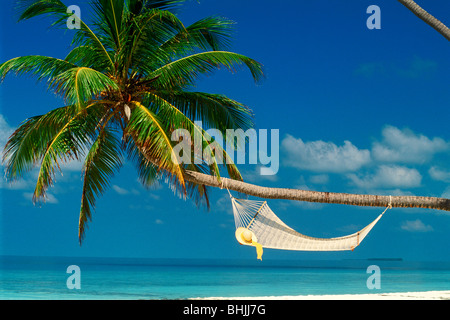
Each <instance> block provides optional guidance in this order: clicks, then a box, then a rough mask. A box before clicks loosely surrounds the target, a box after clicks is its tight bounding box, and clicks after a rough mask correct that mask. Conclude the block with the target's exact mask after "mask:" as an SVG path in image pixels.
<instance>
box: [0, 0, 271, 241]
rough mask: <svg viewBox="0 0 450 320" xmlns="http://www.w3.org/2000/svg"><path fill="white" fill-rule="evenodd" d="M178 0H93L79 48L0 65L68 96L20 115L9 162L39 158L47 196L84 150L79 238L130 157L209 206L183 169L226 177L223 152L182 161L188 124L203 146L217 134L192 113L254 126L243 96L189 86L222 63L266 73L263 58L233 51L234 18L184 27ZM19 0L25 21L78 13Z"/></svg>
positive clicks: (147, 177)
mask: <svg viewBox="0 0 450 320" xmlns="http://www.w3.org/2000/svg"><path fill="white" fill-rule="evenodd" d="M180 2H182V1H180V0H167V1H165V0H152V1H150V0H126V1H124V0H93V1H91V7H92V9H93V21H92V23H90V24H89V25H88V24H87V23H86V22H85V21H83V20H81V19H80V29H79V30H76V33H75V35H74V38H73V49H72V50H71V51H70V52H69V53H68V55H67V56H66V57H65V58H64V59H57V58H53V57H46V56H23V57H18V58H14V59H11V60H9V61H7V62H4V63H3V64H1V65H0V78H1V79H4V78H5V76H6V75H7V74H8V73H11V72H14V73H16V74H31V75H34V76H36V77H37V78H38V79H39V80H45V81H46V82H47V84H48V86H49V89H50V90H52V91H53V92H54V93H56V94H57V95H60V96H62V97H63V98H64V101H65V104H66V105H65V106H62V107H60V108H56V109H54V110H52V111H50V112H48V113H46V114H44V115H39V116H35V117H32V118H29V119H27V120H26V121H25V122H23V123H22V125H21V126H20V127H19V128H18V129H17V130H16V131H15V132H14V133H13V134H12V136H11V137H10V138H9V140H8V142H7V144H6V146H5V150H4V157H3V161H4V162H5V164H6V177H7V178H8V179H9V180H11V181H14V180H16V179H18V178H20V177H22V176H23V174H24V173H25V172H27V171H29V170H30V169H32V168H33V167H34V166H36V165H39V166H40V169H39V175H38V178H37V184H36V188H35V191H34V194H33V201H34V202H37V201H40V200H45V194H46V190H47V188H48V187H49V186H50V185H51V184H52V181H53V177H54V174H55V171H56V170H58V169H59V167H60V163H61V162H64V161H69V160H72V159H83V158H84V166H83V190H82V195H81V209H80V218H79V239H80V242H81V240H82V239H83V236H84V234H85V227H86V223H87V221H88V220H89V219H91V217H92V208H93V207H94V205H95V200H96V198H97V197H98V196H99V195H100V194H102V193H103V192H104V191H105V189H106V187H107V186H108V183H109V180H110V178H111V177H112V176H113V175H114V174H115V173H116V172H117V171H118V170H119V168H120V167H121V166H122V164H123V162H124V157H127V158H128V159H129V160H131V161H133V162H134V163H135V164H136V167H137V171H138V174H139V177H140V180H141V181H142V183H143V184H144V185H145V186H151V185H152V184H153V183H155V181H157V180H158V179H166V181H167V182H168V183H169V184H170V185H171V186H172V187H173V189H174V190H176V191H177V192H179V193H180V194H181V195H183V196H184V197H189V198H192V199H194V200H195V201H196V202H197V203H198V204H201V203H205V204H206V205H207V206H209V203H208V194H207V189H206V187H205V186H204V185H201V184H195V183H192V182H190V181H186V179H185V176H184V175H185V174H184V173H185V171H186V170H191V171H194V172H203V173H208V174H210V175H214V176H216V177H217V178H218V179H220V169H219V166H218V164H220V163H219V162H218V161H216V154H214V152H213V151H212V150H213V149H212V148H211V158H210V159H209V162H208V163H205V161H203V162H202V163H200V164H198V163H197V162H198V161H191V162H192V164H184V163H180V162H179V161H177V160H176V159H177V158H176V155H175V154H174V150H173V147H174V142H172V141H171V133H172V132H173V131H174V129H180V128H182V129H185V130H188V131H189V133H190V134H191V135H192V136H193V135H194V134H200V135H202V136H203V137H205V139H203V140H204V141H203V146H202V147H203V149H206V148H207V147H208V144H209V143H212V142H213V141H211V142H208V141H209V140H211V139H206V138H210V137H206V132H205V130H204V129H202V128H200V126H198V125H197V124H196V123H195V122H194V120H201V121H202V124H203V126H209V127H214V128H216V129H218V130H221V131H222V132H225V130H226V129H227V128H235V129H238V128H241V129H243V130H246V129H248V128H251V127H252V126H253V121H252V114H251V111H250V109H249V108H248V107H246V106H244V105H243V104H242V103H239V102H237V101H235V100H232V99H230V98H228V97H226V96H224V95H220V94H209V93H203V92H195V91H192V90H191V89H192V87H193V85H194V84H195V81H196V79H197V78H198V77H199V76H200V75H204V74H209V73H211V72H212V71H214V70H216V69H219V68H225V69H228V70H230V71H234V70H236V69H237V68H239V67H242V66H245V67H247V68H248V69H249V70H250V72H251V74H252V76H253V78H254V79H255V80H256V81H259V80H260V79H261V78H262V77H263V71H262V65H261V64H260V63H258V62H256V61H255V60H252V59H250V58H248V57H246V56H243V55H240V54H237V53H233V52H229V51H226V49H227V48H228V46H229V44H230V37H231V27H232V22H231V21H229V20H227V19H224V18H219V17H208V18H204V19H201V20H199V21H197V22H195V23H193V24H192V25H190V26H187V27H186V26H184V25H183V23H182V22H181V21H180V20H179V19H178V18H177V16H176V15H175V14H174V13H172V12H171V9H173V8H174V7H175V6H176V5H178V4H179V3H180ZM18 4H19V10H20V13H21V15H20V20H24V19H30V18H33V17H36V16H39V15H47V16H50V17H52V18H53V19H54V25H56V26H58V25H65V24H66V22H67V20H68V18H69V17H71V15H72V12H71V11H70V10H69V13H68V8H67V6H66V5H64V4H63V3H62V2H61V1H60V0H34V1H30V0H20V1H18ZM203 126H202V127H203ZM216 152H217V151H216ZM219 152H223V155H222V156H225V157H226V156H227V155H226V153H225V151H224V150H220V151H219ZM193 154H195V153H193ZM211 159H212V161H211ZM225 167H226V168H227V172H228V175H229V176H230V177H232V178H233V179H237V180H242V176H241V175H240V173H239V171H238V169H237V168H236V166H235V165H234V164H233V163H229V162H228V163H226V164H225Z"/></svg>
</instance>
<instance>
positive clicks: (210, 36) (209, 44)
mask: <svg viewBox="0 0 450 320" xmlns="http://www.w3.org/2000/svg"><path fill="white" fill-rule="evenodd" d="M233 25H234V22H233V21H231V20H228V19H226V18H221V17H208V18H204V19H201V20H199V21H197V22H195V23H193V24H191V25H190V26H188V27H187V28H185V29H184V30H181V31H180V32H178V33H177V34H176V35H174V36H173V37H172V38H170V39H169V40H167V41H166V42H165V43H163V44H162V45H161V46H160V48H159V50H160V51H165V52H170V53H171V56H172V57H181V56H185V55H188V54H192V53H194V52H195V51H196V50H214V51H218V50H225V49H228V48H229V46H230V42H231V31H232V26H233Z"/></svg>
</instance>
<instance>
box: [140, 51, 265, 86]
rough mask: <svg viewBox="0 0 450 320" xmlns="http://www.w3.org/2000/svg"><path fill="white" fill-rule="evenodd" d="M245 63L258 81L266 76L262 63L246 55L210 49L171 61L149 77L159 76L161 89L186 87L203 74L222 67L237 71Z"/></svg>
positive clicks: (156, 84) (158, 83) (157, 84)
mask: <svg viewBox="0 0 450 320" xmlns="http://www.w3.org/2000/svg"><path fill="white" fill-rule="evenodd" d="M243 65H245V66H247V68H248V69H249V70H250V72H251V74H252V76H253V79H254V80H255V81H256V82H258V81H260V80H262V78H263V76H264V72H263V67H262V65H261V64H260V63H259V62H257V61H255V60H253V59H251V58H248V57H246V56H244V55H241V54H237V53H234V52H228V51H208V52H202V53H196V54H193V55H190V56H187V57H184V58H181V59H178V60H175V61H173V62H170V63H168V64H166V65H164V66H161V67H159V68H158V69H156V70H154V71H153V72H150V74H148V77H149V78H155V77H158V80H157V81H156V83H155V86H158V88H160V89H171V88H174V87H175V88H176V87H186V86H192V85H194V84H195V81H196V80H197V78H198V77H199V75H202V74H210V73H212V72H213V71H215V70H218V69H220V68H222V67H223V68H225V69H227V70H228V71H231V72H235V71H236V70H237V69H238V68H240V67H242V66H243Z"/></svg>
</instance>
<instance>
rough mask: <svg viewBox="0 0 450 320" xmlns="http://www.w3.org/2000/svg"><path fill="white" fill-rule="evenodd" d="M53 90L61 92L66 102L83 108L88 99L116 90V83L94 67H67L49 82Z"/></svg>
mask: <svg viewBox="0 0 450 320" xmlns="http://www.w3.org/2000/svg"><path fill="white" fill-rule="evenodd" d="M51 85H52V87H53V88H54V89H55V92H56V93H58V94H61V95H62V96H63V97H64V98H65V99H66V101H67V104H73V105H76V106H78V108H79V109H81V108H83V107H84V106H85V105H86V103H88V102H89V101H91V100H93V99H96V98H99V97H100V95H101V94H102V93H104V94H106V93H107V92H109V91H112V90H117V89H118V86H117V83H116V82H115V81H114V80H112V79H110V78H109V77H107V76H106V75H104V74H103V73H101V72H98V71H96V70H94V69H90V68H86V67H76V68H72V69H69V70H67V71H65V72H63V73H61V74H59V75H58V76H57V77H55V78H54V79H53V81H52V83H51Z"/></svg>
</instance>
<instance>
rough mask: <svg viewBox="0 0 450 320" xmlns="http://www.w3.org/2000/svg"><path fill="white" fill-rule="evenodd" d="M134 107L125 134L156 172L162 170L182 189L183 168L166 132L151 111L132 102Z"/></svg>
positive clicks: (183, 183)
mask: <svg viewBox="0 0 450 320" xmlns="http://www.w3.org/2000/svg"><path fill="white" fill-rule="evenodd" d="M131 104H133V105H134V106H135V108H134V110H133V113H132V115H131V119H130V121H129V122H128V125H127V128H126V129H125V133H126V134H127V135H130V136H131V137H132V138H133V140H134V143H135V144H136V145H137V146H138V148H139V149H140V150H141V152H142V153H143V154H144V155H145V158H146V159H147V160H149V161H151V162H152V163H153V164H154V165H156V166H157V167H158V172H159V171H160V170H164V171H166V172H167V174H168V175H169V176H170V177H172V178H174V179H176V180H177V181H178V182H179V184H180V185H181V187H182V188H184V186H185V181H184V176H183V168H182V165H181V164H180V163H178V159H177V157H176V154H175V152H174V150H173V145H172V142H171V140H170V138H169V136H168V132H167V131H166V129H165V128H164V127H163V126H164V124H163V122H162V121H161V120H160V119H158V117H157V115H155V114H154V113H153V112H152V111H151V110H149V109H148V108H146V107H145V106H144V105H142V104H141V103H140V102H138V101H132V102H131Z"/></svg>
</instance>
